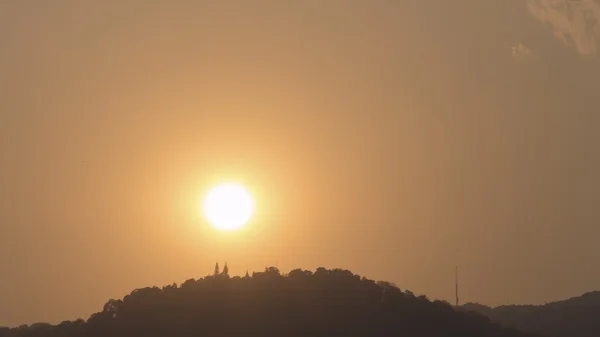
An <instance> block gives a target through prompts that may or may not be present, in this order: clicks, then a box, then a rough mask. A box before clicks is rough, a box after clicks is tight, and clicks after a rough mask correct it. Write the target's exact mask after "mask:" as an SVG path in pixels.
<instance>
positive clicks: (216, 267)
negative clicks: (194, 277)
mask: <svg viewBox="0 0 600 337" xmlns="http://www.w3.org/2000/svg"><path fill="white" fill-rule="evenodd" d="M213 276H219V262H217V263H215V271H214V272H213Z"/></svg>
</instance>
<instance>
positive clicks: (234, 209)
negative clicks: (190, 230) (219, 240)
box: [203, 183, 254, 231]
mask: <svg viewBox="0 0 600 337" xmlns="http://www.w3.org/2000/svg"><path fill="white" fill-rule="evenodd" d="M203 211H204V216H205V217H206V218H207V219H208V221H209V222H210V224H211V225H212V226H213V227H215V228H217V229H220V230H227V231H229V230H234V229H238V228H241V227H242V226H244V225H245V224H246V223H247V222H248V221H249V220H250V218H251V217H252V213H253V212H254V202H253V200H252V196H251V195H250V193H248V191H246V189H245V188H244V187H242V186H241V185H239V184H235V183H225V184H221V185H219V186H216V187H214V188H213V189H211V190H210V191H209V192H208V194H207V195H206V198H205V199H204V203H203Z"/></svg>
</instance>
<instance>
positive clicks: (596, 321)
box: [463, 292, 600, 337]
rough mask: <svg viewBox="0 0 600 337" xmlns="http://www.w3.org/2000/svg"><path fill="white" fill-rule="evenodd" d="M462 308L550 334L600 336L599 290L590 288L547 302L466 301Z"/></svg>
mask: <svg viewBox="0 0 600 337" xmlns="http://www.w3.org/2000/svg"><path fill="white" fill-rule="evenodd" d="M463 308H464V309H465V310H469V311H474V312H477V313H479V314H482V315H485V316H486V317H488V318H490V319H492V320H493V321H495V322H499V323H502V324H503V325H506V326H513V327H516V328H518V329H521V330H523V331H529V332H533V333H537V334H540V335H544V336H548V337H598V336H600V292H590V293H586V294H583V295H582V296H578V297H573V298H570V299H568V300H564V301H557V302H551V303H547V304H544V305H503V306H499V307H495V308H491V307H488V306H485V305H481V304H477V303H467V304H465V305H464V306H463Z"/></svg>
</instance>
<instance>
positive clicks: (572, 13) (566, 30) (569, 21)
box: [527, 0, 600, 55]
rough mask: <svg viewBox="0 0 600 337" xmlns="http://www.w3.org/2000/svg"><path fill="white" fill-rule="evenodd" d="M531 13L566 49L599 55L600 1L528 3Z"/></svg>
mask: <svg viewBox="0 0 600 337" xmlns="http://www.w3.org/2000/svg"><path fill="white" fill-rule="evenodd" d="M527 7H528V9H529V11H530V12H531V13H532V14H533V15H534V16H535V17H536V18H537V19H538V20H540V21H541V22H543V23H545V24H548V25H549V26H551V27H552V29H553V30H554V35H555V36H556V37H557V38H558V39H559V40H561V41H562V42H563V43H564V44H565V45H567V46H572V47H574V48H575V49H577V51H578V52H579V53H580V54H582V55H595V54H596V53H597V52H598V44H599V43H600V0H527Z"/></svg>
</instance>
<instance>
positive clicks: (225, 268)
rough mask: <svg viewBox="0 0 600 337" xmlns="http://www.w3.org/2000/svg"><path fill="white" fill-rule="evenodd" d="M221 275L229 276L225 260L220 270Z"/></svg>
mask: <svg viewBox="0 0 600 337" xmlns="http://www.w3.org/2000/svg"><path fill="white" fill-rule="evenodd" d="M221 275H223V276H227V277H229V267H227V262H225V265H224V266H223V271H222V272H221Z"/></svg>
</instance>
